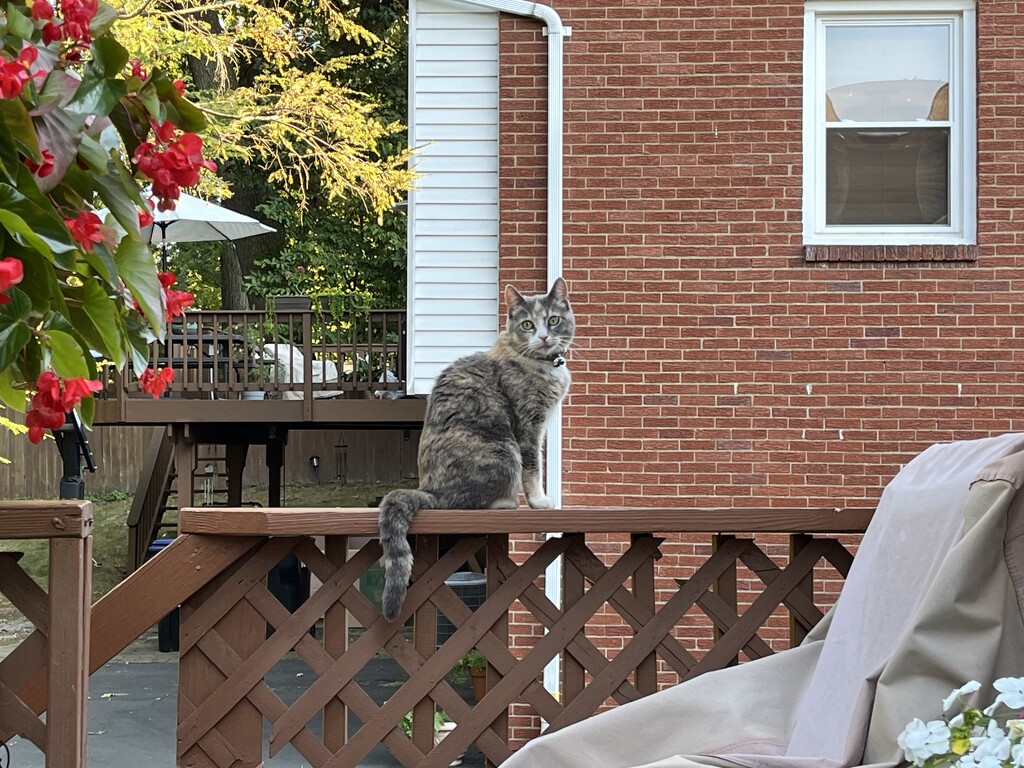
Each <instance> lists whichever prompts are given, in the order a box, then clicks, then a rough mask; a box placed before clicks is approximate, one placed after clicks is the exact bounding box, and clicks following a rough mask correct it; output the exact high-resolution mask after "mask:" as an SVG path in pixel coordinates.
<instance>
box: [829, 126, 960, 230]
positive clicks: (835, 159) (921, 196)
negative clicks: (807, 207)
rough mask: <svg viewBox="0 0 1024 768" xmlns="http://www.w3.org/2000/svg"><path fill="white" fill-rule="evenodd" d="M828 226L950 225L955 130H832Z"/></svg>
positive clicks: (830, 134) (830, 133)
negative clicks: (951, 147) (952, 133)
mask: <svg viewBox="0 0 1024 768" xmlns="http://www.w3.org/2000/svg"><path fill="white" fill-rule="evenodd" d="M826 146H827V148H826V162H825V220H826V223H827V224H939V225H946V224H948V223H949V193H948V189H949V184H948V179H949V129H948V128H914V129H910V130H897V131H894V130H860V131H854V130H847V129H829V130H828V131H827V132H826Z"/></svg>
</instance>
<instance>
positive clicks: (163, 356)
mask: <svg viewBox="0 0 1024 768" xmlns="http://www.w3.org/2000/svg"><path fill="white" fill-rule="evenodd" d="M147 362H148V365H149V367H151V368H153V369H154V370H155V369H160V368H170V369H172V370H173V371H174V380H173V381H172V382H171V383H170V385H169V386H168V388H167V391H166V394H165V397H168V398H182V397H184V398H198V399H209V398H218V399H229V400H231V399H248V398H254V399H262V398H263V397H267V398H269V399H280V398H284V399H310V398H315V397H369V396H370V395H371V394H372V393H375V392H376V393H383V392H391V393H396V394H397V393H398V392H401V391H402V390H404V389H405V310H391V309H388V310H370V311H367V312H365V313H350V314H344V315H333V314H331V312H330V311H329V310H328V309H318V310H309V309H296V310H284V309H279V310H276V311H267V312H264V311H206V310H200V311H194V312H193V311H189V312H186V313H185V314H184V315H183V316H181V317H179V318H176V319H175V320H174V322H172V323H171V325H170V328H169V330H168V333H167V339H166V341H164V342H154V343H153V344H151V345H150V349H149V357H148V361H147ZM141 373H142V371H136V370H134V367H133V366H132V364H131V363H129V365H128V366H127V367H126V368H125V370H124V372H123V373H117V372H116V371H114V370H113V369H111V368H107V369H105V370H104V371H102V377H101V378H102V381H104V382H105V384H106V386H105V389H104V390H103V391H102V392H100V393H99V394H98V398H99V399H106V400H109V399H116V398H119V397H145V396H147V395H145V393H143V392H142V390H141V388H140V386H139V375H140V374H141Z"/></svg>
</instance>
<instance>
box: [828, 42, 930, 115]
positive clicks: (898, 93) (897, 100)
mask: <svg viewBox="0 0 1024 768" xmlns="http://www.w3.org/2000/svg"><path fill="white" fill-rule="evenodd" d="M949 62H950V52H949V27H948V26H947V25H945V24H900V25H893V26H880V25H863V26H860V25H845V24H837V25H829V26H828V27H826V29H825V72H826V75H825V91H826V94H825V99H826V105H825V112H826V119H829V120H855V121H858V122H879V121H905V120H924V119H932V120H946V119H947V117H948V115H947V114H946V113H947V112H948V110H947V109H945V108H944V107H942V106H941V105H938V104H936V102H937V101H938V100H941V99H945V98H946V97H947V96H948V94H947V90H948V89H946V90H943V86H946V84H947V83H948V82H949V66H950V64H949ZM940 91H941V96H940V95H939V94H940ZM937 108H938V110H937Z"/></svg>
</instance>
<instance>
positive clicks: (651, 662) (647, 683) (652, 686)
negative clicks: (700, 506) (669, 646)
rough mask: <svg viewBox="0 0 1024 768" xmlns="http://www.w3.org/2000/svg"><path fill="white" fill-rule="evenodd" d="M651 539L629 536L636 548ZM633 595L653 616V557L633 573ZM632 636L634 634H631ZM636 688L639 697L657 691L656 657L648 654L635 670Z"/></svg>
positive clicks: (642, 535)
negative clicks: (642, 541)
mask: <svg viewBox="0 0 1024 768" xmlns="http://www.w3.org/2000/svg"><path fill="white" fill-rule="evenodd" d="M651 538H653V537H652V536H651V534H649V533H633V534H630V544H631V545H633V546H636V545H637V544H638V543H639V542H640V541H641V540H646V539H651ZM633 595H634V596H635V597H636V599H637V601H639V603H640V605H642V606H643V607H644V608H646V609H647V610H649V611H650V612H651V614H652V615H653V614H654V606H655V595H654V557H653V556H652V557H649V558H647V559H646V560H644V562H643V564H642V565H641V566H640V567H639V568H637V569H636V570H635V571H634V572H633ZM633 634H634V635H635V634H636V632H634V633H633ZM636 688H637V690H638V691H639V692H640V695H641V696H647V695H649V694H652V693H655V692H656V691H657V690H658V657H657V656H656V655H655V654H653V653H652V654H650V655H649V656H647V657H646V658H645V659H644V660H643V661H641V662H640V663H639V664H638V665H637V668H636Z"/></svg>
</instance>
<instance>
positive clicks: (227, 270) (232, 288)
mask: <svg viewBox="0 0 1024 768" xmlns="http://www.w3.org/2000/svg"><path fill="white" fill-rule="evenodd" d="M236 245H237V244H236V243H225V244H224V247H223V248H221V251H220V306H221V309H249V296H248V294H246V292H245V289H244V288H243V284H244V281H245V273H244V272H243V271H242V267H241V264H240V263H239V258H238V253H237V250H236V248H235V246H236Z"/></svg>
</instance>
